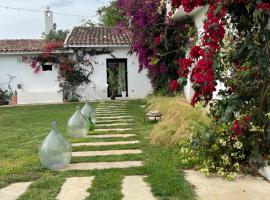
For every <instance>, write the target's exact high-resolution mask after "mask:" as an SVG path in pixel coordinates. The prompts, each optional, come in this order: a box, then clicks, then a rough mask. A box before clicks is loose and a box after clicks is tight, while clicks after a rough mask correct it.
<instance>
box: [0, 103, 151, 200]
mask: <svg viewBox="0 0 270 200" xmlns="http://www.w3.org/2000/svg"><path fill="white" fill-rule="evenodd" d="M96 111H97V116H98V121H97V126H96V130H95V133H97V134H96V135H95V134H94V135H93V134H91V133H90V135H88V138H90V139H91V138H93V139H97V138H98V139H99V141H98V142H84V143H73V144H72V146H73V147H74V148H80V147H87V146H88V147H91V146H92V147H97V148H98V147H106V146H107V147H108V148H110V147H114V148H113V149H111V150H110V149H109V150H108V149H106V150H102V151H88V150H85V151H75V152H73V154H72V156H73V157H81V158H85V157H95V156H116V155H134V154H141V153H142V150H140V149H130V148H129V149H125V148H124V146H125V147H126V146H127V145H135V144H139V142H140V141H138V140H133V139H132V137H134V136H136V135H135V134H130V133H126V132H128V131H132V130H133V128H132V126H133V122H134V120H133V117H132V115H131V114H130V113H129V111H128V108H127V102H126V101H116V102H102V103H100V104H99V106H98V108H97V109H96ZM108 138H114V141H113V142H107V141H105V139H108ZM129 138H130V139H129ZM103 139H104V141H103ZM123 139H125V140H123ZM127 139H128V141H127ZM115 140H116V141H115ZM122 145H124V146H122ZM117 147H119V149H118V148H117ZM141 166H143V162H142V161H141V160H136V161H112V162H81V163H71V164H70V165H68V166H67V167H66V168H64V169H61V170H60V171H69V170H79V171H85V170H102V169H124V168H131V167H132V168H134V167H135V168H136V167H141ZM143 179H144V177H143V176H126V177H124V179H123V182H122V191H121V192H122V194H123V196H124V198H123V200H154V199H155V197H154V196H153V194H152V193H151V189H150V187H149V186H148V185H147V183H146V182H144V180H143ZM94 180H95V177H70V178H67V179H66V181H65V183H64V184H63V185H62V188H61V191H60V192H59V194H58V196H57V200H75V199H76V200H83V199H85V198H86V197H88V196H89V195H91V194H90V193H89V192H88V191H89V189H90V188H91V185H92V182H93V181H94ZM30 184H31V182H30V183H17V184H12V185H10V186H8V187H6V188H3V189H1V190H0V199H3V200H15V199H17V198H18V197H19V196H20V195H22V194H23V193H24V192H25V191H26V190H27V188H28V187H29V185H30Z"/></svg>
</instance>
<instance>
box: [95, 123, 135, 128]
mask: <svg viewBox="0 0 270 200" xmlns="http://www.w3.org/2000/svg"><path fill="white" fill-rule="evenodd" d="M129 125H133V124H131V123H114V124H113V123H111V124H96V128H98V127H105V126H106V127H112V126H129Z"/></svg>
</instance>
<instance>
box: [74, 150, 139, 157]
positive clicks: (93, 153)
mask: <svg viewBox="0 0 270 200" xmlns="http://www.w3.org/2000/svg"><path fill="white" fill-rule="evenodd" d="M139 153H142V150H140V149H127V150H108V151H78V152H73V153H72V157H91V156H110V155H125V154H139Z"/></svg>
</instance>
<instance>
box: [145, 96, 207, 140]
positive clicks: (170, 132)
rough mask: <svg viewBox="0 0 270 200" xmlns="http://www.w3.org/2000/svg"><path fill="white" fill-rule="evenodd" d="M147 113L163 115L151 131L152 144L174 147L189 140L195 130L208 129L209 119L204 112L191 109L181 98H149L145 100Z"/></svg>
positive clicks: (200, 109)
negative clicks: (155, 112)
mask: <svg viewBox="0 0 270 200" xmlns="http://www.w3.org/2000/svg"><path fill="white" fill-rule="evenodd" d="M147 103H148V107H147V110H148V111H153V110H157V111H160V112H161V113H162V114H163V117H162V120H161V121H160V122H159V123H158V124H156V125H155V127H154V128H153V129H152V130H151V133H150V138H151V141H152V143H155V144H162V145H175V144H178V143H179V142H180V141H181V140H183V139H184V138H189V137H191V135H193V134H194V133H195V132H196V129H200V128H201V127H205V126H206V127H208V126H209V125H210V122H211V120H210V118H208V117H207V113H206V110H205V109H203V108H201V107H199V106H198V107H197V108H196V109H193V107H192V106H191V105H190V104H189V103H188V102H187V101H186V100H185V99H184V98H183V97H180V96H178V97H161V96H151V97H148V98H147Z"/></svg>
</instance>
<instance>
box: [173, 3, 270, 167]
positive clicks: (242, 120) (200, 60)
mask: <svg viewBox="0 0 270 200" xmlns="http://www.w3.org/2000/svg"><path fill="white" fill-rule="evenodd" d="M202 5H203V6H204V5H208V6H209V7H208V12H207V15H206V20H205V21H204V24H203V33H202V37H201V41H200V45H198V46H194V47H192V48H191V49H190V52H189V54H187V57H186V58H184V59H181V60H179V62H178V63H179V70H178V75H179V78H180V79H183V78H185V79H187V78H188V76H189V75H190V80H191V82H192V84H193V89H194V91H195V94H194V96H193V99H192V101H191V103H192V104H193V105H195V104H196V103H197V102H198V101H204V102H206V103H209V102H210V101H211V103H210V104H209V105H210V108H211V114H212V116H213V118H214V120H215V122H214V124H215V125H214V126H213V127H211V130H210V131H209V132H210V138H207V141H206V142H205V143H203V142H202V143H203V145H204V148H203V150H202V149H201V150H202V151H205V150H206V149H210V151H209V150H207V151H208V158H205V159H210V160H208V161H209V163H208V164H205V163H204V165H205V166H206V165H208V168H211V170H212V171H218V170H220V169H219V168H220V167H221V168H223V169H224V167H225V166H226V168H227V169H230V170H233V165H234V164H239V163H243V162H248V163H253V164H254V163H256V166H257V167H258V166H259V165H258V163H259V164H261V163H263V162H261V161H262V160H261V159H262V158H265V159H266V157H267V155H268V154H269V153H270V152H269V147H270V139H269V138H270V121H269V118H268V116H267V113H269V112H270V71H269V66H270V47H269V43H270V31H269V29H270V25H269V16H270V3H269V1H264V0H251V1H246V0H218V1H212V0H207V1H206V0H205V1H194V0H193V1H189V0H174V1H172V7H173V9H177V8H179V7H183V8H184V10H185V12H191V11H193V9H194V8H197V7H199V6H202ZM193 63H194V65H193V66H192V64H193ZM217 81H220V82H222V83H223V84H224V89H221V90H220V91H219V96H220V97H221V98H220V99H215V100H212V98H213V92H214V91H215V90H216V84H217ZM210 140H211V141H210ZM220 140H222V144H219V141H220ZM226 142H227V143H226ZM232 142H233V143H235V142H238V143H241V145H242V146H241V154H242V156H240V157H239V156H236V155H240V152H236V149H235V147H234V145H232ZM220 145H221V146H220ZM201 147H203V146H201ZM205 148H206V149H205ZM198 149H200V147H199V148H198ZM225 149H227V151H228V152H230V150H231V151H232V152H231V155H230V154H227V153H226V154H225V152H223V151H224V150H225ZM233 149H234V150H233ZM223 153H224V157H223V158H225V157H226V162H227V161H228V162H227V164H226V165H224V160H222V159H219V158H221V157H219V158H217V157H216V156H217V155H218V154H220V155H221V154H223ZM214 160H216V161H214ZM228 163H229V164H228ZM210 165H211V166H215V167H214V168H213V167H211V166H210Z"/></svg>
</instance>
